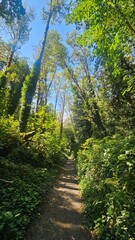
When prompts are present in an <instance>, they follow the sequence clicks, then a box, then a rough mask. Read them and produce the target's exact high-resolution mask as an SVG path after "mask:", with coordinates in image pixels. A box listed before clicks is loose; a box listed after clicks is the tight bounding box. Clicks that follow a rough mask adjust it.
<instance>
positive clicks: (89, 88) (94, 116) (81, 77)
mask: <svg viewBox="0 0 135 240" xmlns="http://www.w3.org/2000/svg"><path fill="white" fill-rule="evenodd" d="M76 38H77V32H73V33H72V35H70V36H69V37H68V40H67V42H68V44H69V45H70V47H71V48H72V55H71V57H70V66H69V63H68V64H67V63H65V67H66V69H67V71H68V74H69V78H70V79H71V81H72V82H73V83H74V84H75V86H76V88H77V89H78V91H79V94H80V97H82V99H83V101H84V103H85V106H86V107H85V111H86V112H87V116H88V118H89V121H91V123H92V125H93V132H95V134H98V135H104V134H106V131H105V128H104V125H103V123H102V119H101V116H100V112H99V108H98V104H97V99H96V93H95V89H94V84H93V82H94V81H93V80H94V79H93V77H92V74H91V70H90V68H91V53H90V52H91V50H90V48H88V47H84V46H82V45H81V44H78V43H77V42H76ZM68 62H69V60H68ZM71 66H73V67H71ZM72 68H74V69H75V70H73V69H72Z"/></svg>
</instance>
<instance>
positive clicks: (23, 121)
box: [19, 0, 53, 132]
mask: <svg viewBox="0 0 135 240" xmlns="http://www.w3.org/2000/svg"><path fill="white" fill-rule="evenodd" d="M52 14H53V8H52V0H51V6H50V12H49V16H48V19H47V23H46V28H45V32H44V38H43V42H42V46H41V52H40V55H39V58H38V59H37V60H36V61H35V63H34V66H33V74H32V76H31V77H30V82H29V87H28V89H27V92H26V96H25V101H24V105H23V106H22V108H21V113H20V123H19V130H20V132H24V131H25V130H26V127H27V122H28V118H29V114H30V110H31V103H32V99H33V96H34V94H35V91H36V86H37V82H38V78H39V75H40V67H41V62H42V58H43V54H44V51H45V46H46V40H47V35H48V31H49V26H50V21H51V18H52Z"/></svg>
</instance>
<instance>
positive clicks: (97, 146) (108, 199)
mask: <svg viewBox="0 0 135 240" xmlns="http://www.w3.org/2000/svg"><path fill="white" fill-rule="evenodd" d="M78 173H79V177H80V184H81V189H82V193H83V198H84V201H85V210H86V215H87V220H88V225H89V227H90V229H94V230H95V232H96V234H97V238H98V239H100V240H104V239H109V240H110V239H112V240H114V239H115V240H119V239H121V240H127V239H133V238H134V236H135V232H134V229H135V225H134V222H135V217H134V214H133V213H134V210H135V202H134V198H135V189H134V186H135V175H134V173H135V136H134V135H133V134H131V135H128V136H120V135H114V136H113V137H106V138H104V139H102V140H96V139H93V138H90V139H88V140H87V141H86V142H85V144H83V145H82V149H80V150H79V152H78Z"/></svg>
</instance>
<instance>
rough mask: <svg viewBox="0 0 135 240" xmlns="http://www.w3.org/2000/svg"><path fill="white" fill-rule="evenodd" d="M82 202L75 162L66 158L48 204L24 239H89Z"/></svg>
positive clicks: (44, 206) (44, 205)
mask: <svg viewBox="0 0 135 240" xmlns="http://www.w3.org/2000/svg"><path fill="white" fill-rule="evenodd" d="M83 224H84V216H83V203H82V199H81V195H80V191H79V185H78V182H77V176H76V169H75V162H74V161H73V160H71V159H69V160H68V161H67V163H66V165H65V167H63V168H62V172H61V175H60V177H59V179H58V181H57V183H56V185H55V187H54V189H53V190H52V192H51V194H50V197H49V201H48V203H44V204H43V206H42V210H41V213H40V215H39V216H38V217H37V219H36V220H34V222H33V223H32V224H31V226H30V227H29V229H28V231H27V233H26V237H25V239H24V240H90V239H91V237H90V235H89V233H87V232H86V230H85V227H84V225H83Z"/></svg>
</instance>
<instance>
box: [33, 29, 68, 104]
mask: <svg viewBox="0 0 135 240" xmlns="http://www.w3.org/2000/svg"><path fill="white" fill-rule="evenodd" d="M39 50H40V49H38V51H39ZM65 55H66V49H65V47H64V46H63V44H62V43H61V38H60V35H59V34H58V32H57V31H55V30H52V31H49V33H48V37H47V42H46V50H45V53H44V55H43V59H42V64H41V71H40V77H39V81H38V94H37V95H38V96H37V107H38V105H45V104H47V100H48V97H49V94H50V90H51V87H52V85H53V82H54V80H55V75H56V72H57V69H59V68H61V66H62V63H63V60H64V59H65Z"/></svg>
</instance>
